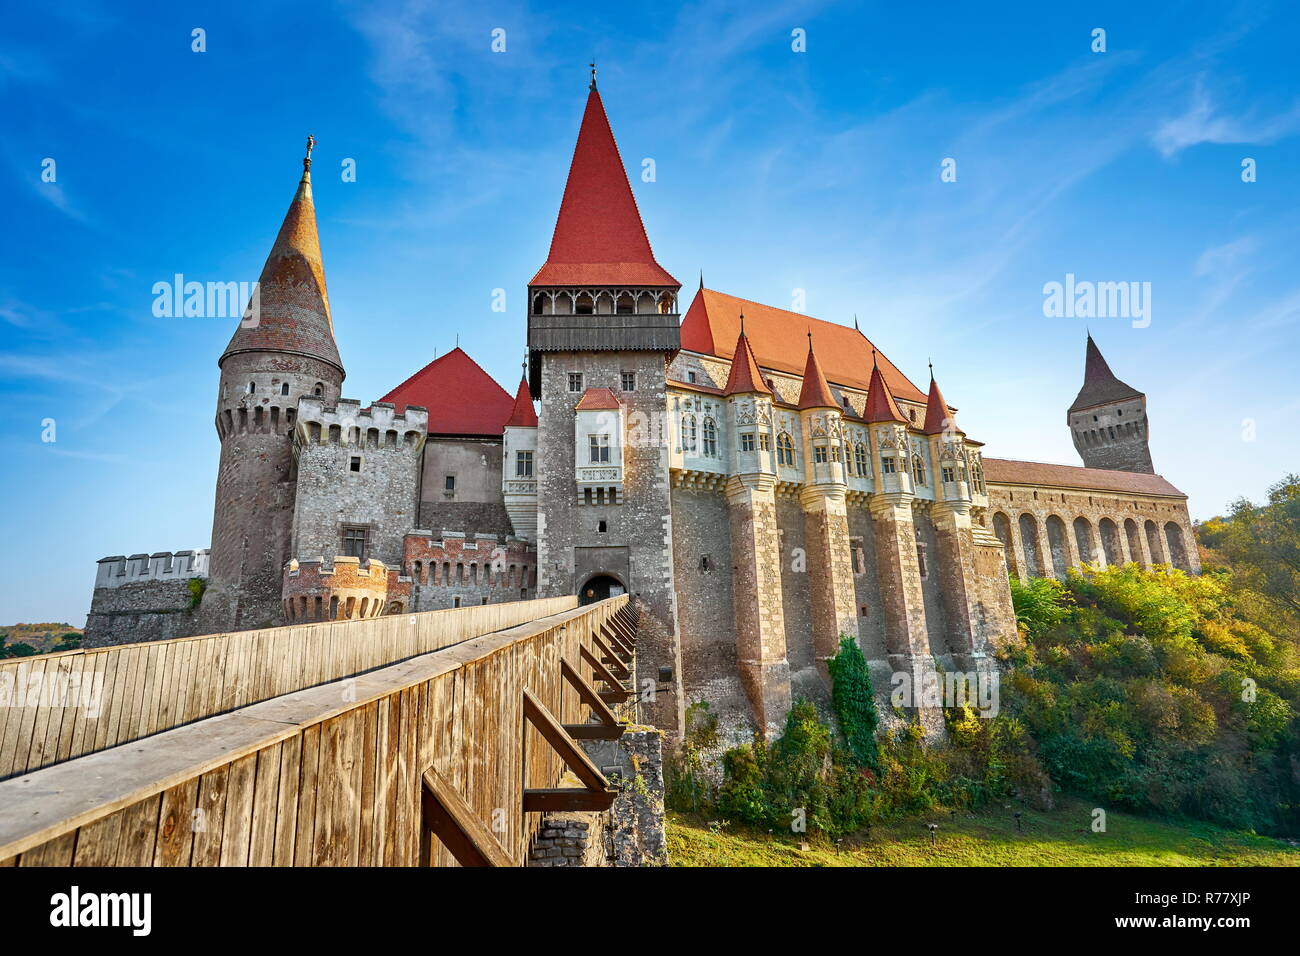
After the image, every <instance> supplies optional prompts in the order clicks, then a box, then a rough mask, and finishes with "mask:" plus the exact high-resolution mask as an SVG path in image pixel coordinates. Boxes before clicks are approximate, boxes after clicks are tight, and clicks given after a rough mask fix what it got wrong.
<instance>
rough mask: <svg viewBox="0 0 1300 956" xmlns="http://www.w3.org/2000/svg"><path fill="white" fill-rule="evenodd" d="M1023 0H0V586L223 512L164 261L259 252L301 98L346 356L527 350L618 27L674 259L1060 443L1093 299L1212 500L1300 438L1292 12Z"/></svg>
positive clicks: (48, 577) (1264, 475)
mask: <svg viewBox="0 0 1300 956" xmlns="http://www.w3.org/2000/svg"><path fill="white" fill-rule="evenodd" d="M1001 6H1002V5H989V4H967V3H952V4H899V3H874V4H871V3H868V4H862V3H853V4H829V3H827V4H822V3H786V4H781V3H776V4H763V5H755V4H752V3H743V2H738V3H716V2H704V3H692V4H689V5H682V6H680V7H676V6H674V5H672V4H669V3H663V2H655V3H620V4H600V5H597V4H573V5H564V4H553V5H548V6H545V7H543V6H530V5H527V4H522V3H500V2H493V0H486V2H476V3H452V2H438V3H435V2H414V0H412V2H405V3H330V2H327V0H316V2H312V3H297V2H276V0H264V2H261V3H256V4H252V3H210V4H203V3H197V4H187V3H178V2H170V3H156V4H155V3H133V4H119V3H108V2H102V3H97V2H59V0H46V2H40V3H15V4H9V5H7V7H6V12H5V15H4V17H3V20H2V21H0V210H3V211H4V216H3V220H4V223H5V226H6V228H4V229H0V390H2V391H3V396H2V398H3V402H4V407H5V408H6V412H7V413H6V414H5V415H4V416H3V418H0V449H2V450H3V455H4V460H5V467H4V469H3V472H2V475H3V477H0V482H2V484H0V494H2V495H3V500H4V501H5V502H6V503H7V505H8V507H7V508H6V509H5V510H6V512H7V520H6V525H7V530H8V534H7V535H6V539H7V544H6V547H5V548H4V549H3V554H2V555H0V581H3V585H2V586H0V623H9V622H12V621H37V620H39V621H46V620H59V621H65V620H66V621H69V622H71V623H73V624H76V625H81V624H82V623H83V622H84V615H85V612H86V609H87V607H88V605H89V598H90V590H91V585H92V582H93V577H94V562H95V561H96V560H97V559H98V558H100V557H103V556H104V555H108V554H121V553H127V554H129V553H133V552H141V551H144V552H152V551H158V550H178V549H181V548H190V547H205V546H206V545H207V544H208V540H209V535H210V531H211V520H212V494H213V488H214V483H215V467H216V461H217V453H218V446H217V439H216V435H215V432H214V429H213V427H212V424H211V422H212V415H213V409H214V407H215V404H214V403H215V399H216V390H217V374H218V373H217V366H216V359H217V357H218V355H219V354H220V352H221V350H222V348H223V347H224V345H225V343H226V341H227V339H228V338H229V336H230V333H231V324H230V321H229V320H226V319H213V318H204V319H199V318H190V319H184V318H155V317H154V316H153V314H152V308H151V306H152V302H153V295H152V292H151V289H152V286H153V284H154V283H155V282H157V281H162V280H169V279H170V278H171V277H172V276H173V275H174V274H176V273H183V274H184V275H185V276H186V277H187V278H192V279H198V280H200V281H209V280H211V281H250V282H251V281H253V280H255V279H256V278H257V275H258V273H259V271H260V269H261V265H262V262H263V260H264V258H265V256H266V253H267V252H268V250H269V248H270V245H271V241H272V239H273V238H274V236H275V232H276V230H277V228H278V226H279V222H280V218H281V216H282V215H283V213H284V210H285V207H286V206H287V204H288V202H289V199H290V197H291V196H292V193H293V189H294V186H295V183H296V180H297V176H298V171H299V169H300V166H299V160H300V158H301V155H302V146H303V141H304V139H305V137H306V135H307V133H309V132H310V133H313V134H314V135H315V136H316V139H317V147H316V153H315V164H314V168H313V174H314V176H313V178H314V184H315V195H316V204H317V215H318V218H319V223H320V232H321V242H322V246H323V249H324V256H325V266H326V270H327V275H328V281H329V290H330V298H331V305H332V307H333V312H334V320H335V325H336V331H337V335H338V344H339V348H340V350H341V352H342V355H343V359H344V363H345V365H346V366H347V370H348V377H347V382H346V383H345V385H344V394H345V395H346V396H349V397H356V398H359V399H362V400H364V401H369V400H373V399H375V398H377V397H378V396H380V395H382V394H383V393H384V392H385V391H387V390H388V389H389V388H391V387H392V386H393V385H395V384H397V383H399V382H401V381H402V380H403V379H404V378H405V377H406V376H407V375H409V374H410V373H411V372H412V371H414V370H415V369H416V368H418V367H420V366H421V365H423V364H425V363H426V362H427V361H429V360H430V359H431V358H433V356H434V355H435V353H437V354H441V353H442V352H444V351H446V350H447V349H449V348H451V347H452V346H453V345H454V344H455V341H456V337H457V336H458V335H459V340H460V344H461V345H462V346H463V347H464V348H465V349H466V350H467V351H469V352H470V354H471V355H473V356H475V357H476V358H477V359H478V360H479V361H480V363H481V364H483V365H484V367H485V368H487V370H488V371H489V372H491V373H492V374H493V375H494V376H495V377H496V378H497V379H498V380H499V381H500V382H501V383H502V384H503V385H505V386H506V387H507V388H508V389H512V387H513V384H514V383H515V382H516V381H517V378H518V375H519V369H520V361H521V359H522V354H523V348H524V296H523V290H524V286H525V283H526V282H527V281H528V279H529V278H530V277H531V275H532V274H533V272H534V271H535V270H536V269H537V268H538V266H540V264H541V263H542V261H543V260H544V258H545V254H546V249H547V246H548V244H549V241H550V233H551V227H552V225H553V223H554V217H555V213H556V210H557V208H558V205H559V200H560V195H561V191H562V189H563V184H564V177H565V174H566V172H567V169H568V162H569V157H570V153H571V151H572V147H573V140H574V136H575V134H576V132H577V126H578V121H579V119H580V117H581V113H582V108H583V103H584V99H585V96H586V84H587V69H586V64H587V62H588V61H589V60H590V59H592V58H593V57H594V58H595V59H596V61H597V63H598V66H599V70H600V74H599V75H600V87H601V92H602V95H603V97H604V100H605V105H606V108H607V110H608V112H609V115H610V119H611V122H612V124H613V126H614V131H615V135H616V136H617V137H618V140H619V145H620V147H621V149H622V152H623V157H624V160H625V162H626V163H627V165H628V167H629V169H630V171H631V174H632V178H633V183H634V187H635V189H636V193H637V199H638V202H639V203H640V206H641V210H642V214H643V216H644V217H645V220H646V226H647V229H648V230H649V233H650V239H651V242H652V243H653V245H654V248H655V251H656V254H657V256H658V258H659V260H660V262H662V263H663V264H664V265H665V266H666V267H667V268H668V269H669V271H671V272H673V273H674V274H675V275H676V276H677V278H678V279H679V280H680V281H681V282H682V283H683V285H684V286H685V287H686V289H687V290H688V291H689V290H692V289H693V287H694V285H695V283H696V282H697V281H698V272H699V270H700V269H703V270H704V274H705V278H706V280H707V282H708V284H709V285H710V286H711V287H713V288H717V289H720V290H722V291H725V292H729V293H732V294H736V295H741V296H745V297H747V298H751V299H758V300H761V301H764V302H770V303H772V304H774V305H778V306H782V307H789V305H790V303H791V298H792V294H793V290H795V289H803V290H806V296H807V311H808V312H809V313H810V314H812V315H816V316H818V317H821V318H826V319H830V320H832V321H838V322H843V323H846V324H849V323H851V322H852V321H853V316H854V314H855V313H856V315H857V316H858V317H859V320H860V321H861V323H862V327H863V329H864V331H866V332H867V333H868V334H869V335H870V336H871V337H872V338H873V339H874V340H875V341H876V343H877V344H878V345H879V346H880V347H881V348H882V349H883V350H885V351H886V353H887V354H889V356H890V357H891V358H892V359H893V360H894V361H895V362H896V363H898V364H899V365H900V366H901V367H902V368H903V369H904V370H905V371H906V372H907V373H908V374H909V375H910V376H911V377H912V378H913V379H914V380H916V381H917V382H918V384H920V385H922V386H924V380H925V373H926V361H927V359H930V358H932V359H933V361H934V364H935V369H936V371H937V373H938V375H939V379H940V382H941V384H942V385H943V388H944V392H945V394H946V396H947V398H948V400H949V401H951V402H952V403H953V404H955V405H956V406H958V408H959V409H960V413H961V422H962V424H963V426H964V427H965V428H966V429H967V430H968V431H969V432H970V433H971V435H972V437H975V438H978V439H980V440H982V441H984V442H986V443H987V445H988V447H987V448H986V453H987V454H989V455H991V456H1002V457H1020V458H1031V459H1037V460H1045V461H1060V462H1067V463H1077V462H1078V459H1077V456H1076V455H1075V452H1074V450H1073V448H1072V446H1071V444H1070V439H1069V433H1068V431H1067V428H1066V426H1065V421H1064V416H1065V408H1066V407H1067V406H1068V405H1069V403H1070V401H1071V400H1072V399H1073V398H1074V394H1075V392H1076V391H1077V389H1078V387H1079V384H1080V381H1081V376H1082V371H1083V342H1084V334H1085V326H1088V325H1090V326H1091V327H1092V330H1093V332H1094V334H1095V335H1096V338H1097V340H1098V343H1099V344H1100V345H1101V348H1102V350H1103V351H1104V352H1105V354H1106V355H1107V357H1108V358H1109V359H1110V362H1111V365H1112V367H1113V368H1114V369H1115V371H1116V373H1117V374H1118V375H1119V376H1120V377H1121V378H1122V379H1124V380H1125V381H1127V382H1129V384H1131V385H1133V386H1135V387H1137V388H1140V389H1142V390H1144V391H1146V392H1147V394H1148V398H1149V414H1150V419H1151V430H1152V447H1153V455H1154V458H1155V462H1156V468H1157V470H1158V471H1160V472H1161V473H1162V474H1164V475H1165V476H1166V477H1168V478H1170V479H1171V480H1172V481H1173V482H1174V483H1175V484H1176V485H1178V486H1179V487H1180V488H1182V489H1183V490H1184V491H1185V492H1187V493H1188V494H1189V495H1190V496H1191V510H1192V514H1193V516H1194V517H1198V518H1199V517H1207V516H1209V515H1212V514H1215V513H1217V512H1220V511H1221V510H1223V509H1224V507H1225V505H1226V504H1227V503H1228V502H1229V501H1231V500H1232V499H1234V498H1236V497H1237V496H1239V495H1246V496H1251V497H1256V498H1258V497H1259V496H1261V495H1262V494H1263V492H1264V490H1265V488H1266V487H1267V486H1268V485H1269V483H1270V482H1272V481H1274V480H1276V479H1277V478H1279V477H1280V476H1281V475H1283V474H1284V473H1285V472H1287V471H1288V470H1297V469H1298V468H1300V461H1298V459H1300V455H1297V447H1298V446H1297V436H1296V430H1295V428H1294V427H1293V419H1294V418H1295V416H1296V413H1297V411H1300V397H1298V394H1297V391H1296V389H1295V387H1294V382H1295V378H1296V374H1297V368H1300V362H1298V361H1297V359H1298V358H1300V354H1298V353H1300V347H1298V346H1297V341H1298V336H1297V333H1296V328H1297V322H1298V321H1300V270H1298V269H1297V268H1296V249H1297V242H1296V240H1297V236H1296V232H1297V230H1298V229H1300V216H1297V207H1298V205H1300V186H1298V185H1297V183H1298V181H1300V177H1298V175H1297V173H1298V171H1300V135H1298V134H1300V89H1298V85H1297V82H1296V77H1297V73H1296V70H1295V49H1294V48H1295V42H1296V38H1297V36H1300V29H1298V28H1300V13H1297V11H1296V8H1295V6H1294V5H1292V4H1283V3H1276V4H1270V3H1266V2H1252V3H1241V4H1233V3H1205V4H1188V3H1163V4H1162V3H1142V4H1133V3H1088V4H1083V3H1066V2H1063V3H1025V4H1023V5H1021V6H1022V9H1020V10H1019V12H1016V11H1015V10H1007V11H1006V12H1003V11H1001V10H998V11H997V12H993V10H994V8H995V7H998V8H1000V7H1001ZM1010 6H1012V7H1014V6H1015V5H1010ZM194 28H202V29H203V30H205V31H206V45H207V50H206V52H203V53H195V52H192V50H191V43H192V40H191V31H192V30H193V29H194ZM497 28H500V29H503V30H505V31H506V32H505V40H506V50H505V52H503V53H495V52H493V51H492V49H491V44H492V31H493V30H494V29H497ZM1095 28H1102V29H1104V30H1105V31H1106V52H1104V53H1094V52H1092V50H1091V45H1092V43H1093V38H1092V31H1093V30H1094V29H1095ZM796 29H802V30H803V31H805V36H806V51H805V52H795V51H794V50H792V31H793V30H796ZM47 157H48V158H52V159H54V160H55V161H56V164H57V165H56V173H57V180H56V182H54V183H48V182H42V161H43V160H44V159H45V158H47ZM647 157H648V158H652V159H654V160H655V169H656V181H655V182H652V183H647V182H642V181H641V178H640V175H639V172H640V169H641V165H642V163H641V161H642V160H643V159H644V158H647ZM1247 157H1249V158H1252V159H1254V160H1255V161H1256V164H1257V181H1256V182H1253V183H1244V182H1243V181H1242V178H1241V163H1242V160H1243V159H1244V158H1247ZM345 158H351V159H353V160H355V162H356V170H357V178H356V182H352V183H345V182H343V181H342V178H341V176H340V174H339V171H340V169H341V164H342V162H343V160H344V159H345ZM946 158H952V159H954V160H956V164H957V166H956V168H957V180H956V182H941V180H940V168H941V163H942V162H943V160H944V159H946ZM1067 273H1073V274H1074V275H1076V276H1077V277H1078V278H1079V279H1086V280H1093V281H1136V282H1150V283H1151V289H1152V293H1151V295H1152V300H1151V322H1150V324H1149V325H1148V326H1147V327H1145V328H1134V327H1133V323H1132V322H1131V321H1130V320H1129V319H1126V318H1105V319H1098V318H1094V319H1091V320H1087V319H1083V318H1047V317H1045V316H1044V314H1043V307H1042V306H1043V285H1044V284H1045V283H1048V282H1052V281H1064V277H1065V275H1066V274H1067ZM497 288H503V289H505V290H506V293H507V307H508V311H507V312H506V313H504V314H502V313H498V312H494V311H492V308H491V305H492V301H493V299H492V297H493V290H494V289H497ZM47 418H53V419H55V421H56V423H57V440H56V441H54V442H43V441H42V440H41V438H42V422H43V420H44V419H47ZM1251 423H1253V424H1251Z"/></svg>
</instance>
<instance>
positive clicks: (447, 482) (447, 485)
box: [442, 475, 456, 491]
mask: <svg viewBox="0 0 1300 956" xmlns="http://www.w3.org/2000/svg"><path fill="white" fill-rule="evenodd" d="M442 481H443V484H442V487H443V488H444V489H445V490H446V491H455V490H456V476H455V475H448V476H447V477H446V478H444V479H443V480H442Z"/></svg>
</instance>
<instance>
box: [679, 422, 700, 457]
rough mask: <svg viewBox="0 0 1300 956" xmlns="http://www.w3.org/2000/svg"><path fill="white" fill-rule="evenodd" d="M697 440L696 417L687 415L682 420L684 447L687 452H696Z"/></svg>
mask: <svg viewBox="0 0 1300 956" xmlns="http://www.w3.org/2000/svg"><path fill="white" fill-rule="evenodd" d="M696 438H697V435H696V427H695V416H694V415H687V416H686V417H685V418H684V419H682V447H683V448H685V449H686V450H687V451H695V442H696Z"/></svg>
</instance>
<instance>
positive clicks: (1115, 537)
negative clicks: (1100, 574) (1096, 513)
mask: <svg viewBox="0 0 1300 956" xmlns="http://www.w3.org/2000/svg"><path fill="white" fill-rule="evenodd" d="M1097 531H1098V533H1099V534H1100V535H1101V550H1102V554H1104V555H1105V556H1106V563H1107V564H1110V565H1116V566H1118V565H1121V564H1123V563H1124V546H1123V545H1122V544H1121V543H1120V540H1119V525H1117V524H1115V522H1114V521H1112V520H1111V519H1110V518H1102V519H1101V520H1100V521H1099V522H1097Z"/></svg>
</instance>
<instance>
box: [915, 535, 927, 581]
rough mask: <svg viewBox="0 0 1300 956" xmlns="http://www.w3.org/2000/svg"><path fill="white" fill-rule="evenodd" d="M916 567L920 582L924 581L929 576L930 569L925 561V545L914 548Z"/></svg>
mask: <svg viewBox="0 0 1300 956" xmlns="http://www.w3.org/2000/svg"><path fill="white" fill-rule="evenodd" d="M916 566H917V568H919V569H920V571H921V580H922V581H924V580H925V579H926V578H928V577H929V576H930V567H929V565H928V564H927V563H926V560H925V545H923V544H918V545H917V546H916Z"/></svg>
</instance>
